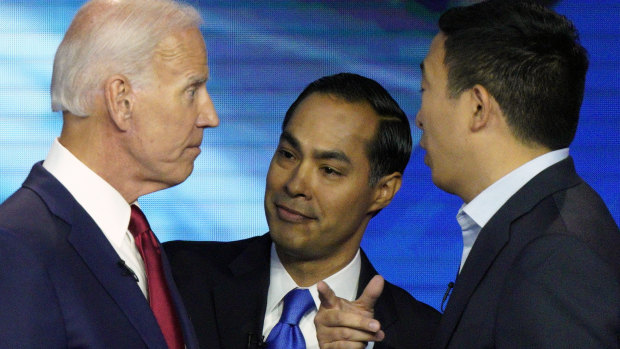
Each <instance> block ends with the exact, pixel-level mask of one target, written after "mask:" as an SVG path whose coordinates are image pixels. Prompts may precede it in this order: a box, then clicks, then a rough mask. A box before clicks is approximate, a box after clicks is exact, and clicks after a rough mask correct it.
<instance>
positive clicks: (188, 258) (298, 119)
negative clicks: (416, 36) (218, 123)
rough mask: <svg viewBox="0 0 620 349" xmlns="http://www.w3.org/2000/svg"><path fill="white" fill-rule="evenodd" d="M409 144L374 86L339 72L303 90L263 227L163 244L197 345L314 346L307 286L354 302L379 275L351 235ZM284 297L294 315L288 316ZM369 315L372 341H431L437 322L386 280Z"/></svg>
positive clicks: (394, 184)
mask: <svg viewBox="0 0 620 349" xmlns="http://www.w3.org/2000/svg"><path fill="white" fill-rule="evenodd" d="M411 143H412V141H411V130H410V127H409V122H408V120H407V117H406V115H405V113H404V112H403V111H402V110H401V109H400V107H399V106H398V104H397V103H396V102H395V101H394V99H392V97H391V96H390V95H389V93H388V92H387V91H386V90H385V89H384V88H383V87H381V86H380V85H379V84H378V83H377V82H375V81H373V80H371V79H368V78H365V77H362V76H359V75H355V74H348V73H342V74H337V75H332V76H327V77H323V78H321V79H318V80H316V81H314V82H313V83H311V84H310V85H308V87H306V89H305V90H304V91H303V92H302V93H301V95H300V96H299V97H298V98H297V100H296V101H295V102H294V103H293V105H292V106H291V107H290V109H289V110H288V112H287V113H286V117H285V118H284V122H283V123H282V134H281V136H280V142H279V144H278V147H277V149H276V152H275V154H274V156H273V159H272V160H271V165H270V167H269V172H268V174H267V183H266V184H267V185H266V192H265V212H266V216H267V223H268V224H269V233H267V234H265V235H263V236H259V237H254V238H250V239H246V240H241V241H234V242H225V243H222V242H181V241H177V242H170V243H166V244H164V245H165V249H166V252H167V254H168V256H169V258H170V262H171V265H172V269H173V274H174V278H175V281H176V283H177V285H178V287H179V291H180V292H181V295H182V297H183V298H184V301H185V302H186V304H187V308H188V312H189V314H190V317H191V318H192V321H193V323H194V326H195V328H196V332H197V335H198V338H199V342H200V344H201V346H202V347H205V348H206V347H209V348H218V347H221V348H245V347H247V346H248V345H249V346H250V347H252V345H254V346H255V347H256V346H258V344H259V343H260V342H261V341H262V340H263V339H264V340H265V342H266V347H267V348H318V342H317V338H316V331H315V327H314V323H313V320H314V316H315V314H316V311H317V309H318V308H319V305H320V303H319V298H318V293H317V289H316V284H317V282H319V281H321V280H324V281H325V282H326V283H327V284H329V285H330V286H331V287H332V288H333V289H334V290H335V292H336V294H337V295H339V296H340V297H343V298H345V299H349V300H353V299H355V298H357V297H358V296H359V295H360V294H361V291H362V290H363V289H364V287H365V286H366V285H367V284H368V282H369V280H370V279H371V278H372V277H373V276H374V275H376V274H377V272H376V271H375V269H374V268H373V266H372V265H371V264H370V261H369V260H368V258H367V257H366V255H365V254H364V252H363V251H362V250H361V249H360V241H361V240H362V236H363V235H364V231H365V230H366V226H367V224H368V222H369V221H370V219H371V218H372V217H374V216H375V215H376V214H377V213H378V212H379V211H380V210H381V209H383V208H384V207H386V206H387V205H388V204H389V203H390V201H391V200H392V198H393V197H394V195H395V194H396V192H398V190H399V189H400V186H401V180H402V174H403V171H404V170H405V166H406V165H407V163H408V161H409V155H410V153H411ZM304 299H305V300H304ZM289 304H303V305H304V306H303V307H301V306H299V307H300V308H303V310H301V312H300V313H298V314H296V315H290V314H289V308H292V307H294V306H290V305H289ZM374 315H375V316H376V317H377V318H378V319H380V321H381V322H382V323H383V326H384V331H385V339H384V340H383V342H381V343H370V344H369V345H368V346H369V347H372V346H373V345H374V347H375V348H402V349H411V348H426V347H429V346H430V344H431V340H432V335H433V334H434V332H435V328H436V325H437V323H438V320H439V313H438V312H437V311H436V310H434V309H433V308H431V307H430V306H428V305H426V304H423V303H420V302H418V301H416V300H415V299H414V298H413V297H412V296H411V295H409V294H408V293H407V292H406V291H404V290H403V289H401V288H399V287H397V286H394V285H392V284H389V283H386V286H385V289H384V291H383V294H382V295H381V297H379V299H378V300H377V303H376V306H375V309H374ZM291 317H295V318H296V320H294V321H291V322H288V323H289V324H290V325H283V323H284V322H285V320H284V319H285V318H291ZM287 331H290V333H293V334H294V335H293V334H291V335H290V336H289V337H287V338H284V337H286V336H287V335H288V334H287V333H289V332H287ZM248 342H250V343H248Z"/></svg>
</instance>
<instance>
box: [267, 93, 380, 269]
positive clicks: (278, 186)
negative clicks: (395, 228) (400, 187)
mask: <svg viewBox="0 0 620 349" xmlns="http://www.w3.org/2000/svg"><path fill="white" fill-rule="evenodd" d="M378 120H379V117H378V116H377V114H376V113H375V112H374V110H373V109H372V108H371V107H370V105H368V104H367V103H365V102H364V103H349V102H347V101H344V100H342V99H340V98H338V97H334V96H331V95H328V94H323V93H313V94H311V95H309V96H308V97H306V98H305V99H304V100H303V101H302V102H301V103H300V104H299V105H298V106H297V108H296V110H295V112H294V115H293V117H292V118H291V120H290V121H289V122H288V124H287V126H286V128H285V129H284V131H283V132H282V135H281V137H280V142H279V144H278V148H277V149H276V152H275V154H274V156H273V158H272V160H271V164H270V166H269V172H268V174H267V183H266V192H265V212H266V216H267V222H268V224H269V229H270V233H271V237H272V239H273V240H274V241H275V243H276V248H277V250H278V255H279V256H280V258H281V259H286V258H291V259H294V260H313V261H314V260H323V261H334V264H338V263H341V262H342V261H345V260H350V259H351V258H352V257H353V255H354V254H355V253H356V252H357V249H358V248H359V243H360V240H361V238H362V236H363V234H364V231H365V229H366V225H367V224H368V221H369V220H370V218H371V217H372V213H373V212H375V211H376V210H377V207H376V206H375V197H376V191H377V190H376V189H375V188H373V187H371V186H370V185H369V175H370V163H369V160H368V156H367V146H368V144H369V143H370V142H371V140H372V139H373V137H374V134H375V130H376V128H377V124H378Z"/></svg>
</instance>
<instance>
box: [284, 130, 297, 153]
mask: <svg viewBox="0 0 620 349" xmlns="http://www.w3.org/2000/svg"><path fill="white" fill-rule="evenodd" d="M282 141H284V142H287V143H288V144H290V145H291V147H293V148H294V149H295V150H299V147H300V145H299V141H298V140H297V138H295V136H293V135H292V134H291V133H290V132H288V131H286V130H284V131H282V134H281V135H280V142H282Z"/></svg>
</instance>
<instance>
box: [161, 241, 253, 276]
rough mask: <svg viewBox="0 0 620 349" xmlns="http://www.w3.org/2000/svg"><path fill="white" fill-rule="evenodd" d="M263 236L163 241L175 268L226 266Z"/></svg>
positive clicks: (167, 254) (189, 268)
mask: <svg viewBox="0 0 620 349" xmlns="http://www.w3.org/2000/svg"><path fill="white" fill-rule="evenodd" d="M259 239H263V237H261V236H256V237H252V238H248V239H244V240H237V241H230V242H219V241H181V240H176V241H169V242H165V243H163V244H162V245H163V247H164V251H165V252H166V256H167V257H168V259H169V260H170V264H171V265H172V267H173V269H177V270H178V269H180V268H186V269H188V270H191V269H200V268H201V267H204V266H210V267H216V268H217V267H225V266H227V265H228V264H229V263H231V262H232V261H233V260H234V259H235V258H237V257H238V256H239V255H240V254H241V253H243V251H245V250H246V249H247V248H248V247H250V246H251V245H253V244H255V243H258V242H259Z"/></svg>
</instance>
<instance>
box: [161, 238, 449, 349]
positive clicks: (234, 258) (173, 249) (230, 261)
mask: <svg viewBox="0 0 620 349" xmlns="http://www.w3.org/2000/svg"><path fill="white" fill-rule="evenodd" d="M164 248H165V250H166V253H167V254H168V256H169V258H170V263H171V266H172V273H173V276H174V278H175V281H176V283H177V285H178V287H179V291H180V292H181V296H182V297H183V299H184V301H185V304H186V305H187V309H188V312H189V314H190V317H191V318H192V322H193V323H194V326H195V329H196V334H197V335H198V342H199V343H200V345H201V347H202V348H222V349H242V348H243V349H245V348H247V347H248V344H247V342H248V335H249V334H253V337H254V338H258V337H260V336H261V335H262V332H263V320H264V317H265V308H266V303H267V292H268V289H269V266H270V264H269V261H270V249H271V238H270V236H269V234H265V235H263V236H260V237H254V238H250V239H246V240H240V241H234V242H228V243H222V242H188V241H174V242H168V243H165V244H164ZM376 274H377V272H376V271H375V269H374V268H373V266H372V265H371V264H370V262H369V261H368V258H367V257H366V255H365V254H364V253H363V252H362V268H361V273H360V278H359V284H358V290H359V291H358V293H359V294H361V292H362V291H363V289H364V288H365V287H366V285H367V284H368V282H369V281H370V279H371V278H372V277H373V276H374V275H376ZM359 294H358V296H359ZM375 316H376V318H377V319H378V320H379V321H380V322H381V326H382V328H383V330H384V331H385V334H386V339H385V340H384V341H383V342H381V343H376V344H375V348H377V349H381V348H403V349H405V348H407V349H412V348H427V347H429V346H430V345H431V343H432V336H433V334H434V331H435V328H436V325H437V323H438V321H439V313H438V312H437V311H436V310H435V309H433V308H431V307H430V306H428V305H426V304H423V303H421V302H418V301H416V300H415V299H414V298H413V297H412V296H411V295H409V294H408V293H407V292H406V291H404V290H403V289H401V288H399V287H397V286H394V285H392V284H390V283H387V282H386V284H385V288H384V290H383V293H382V295H381V297H380V298H379V299H378V300H377V303H376V307H375Z"/></svg>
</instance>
